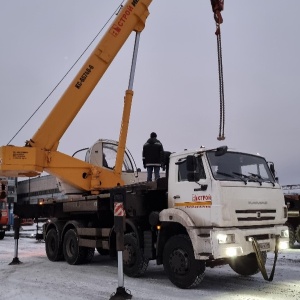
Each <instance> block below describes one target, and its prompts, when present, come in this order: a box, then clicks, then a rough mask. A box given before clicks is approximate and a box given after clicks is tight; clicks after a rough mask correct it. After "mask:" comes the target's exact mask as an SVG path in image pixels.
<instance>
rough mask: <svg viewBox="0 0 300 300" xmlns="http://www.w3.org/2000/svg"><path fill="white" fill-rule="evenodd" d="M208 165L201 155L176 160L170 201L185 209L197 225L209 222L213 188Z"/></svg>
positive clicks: (174, 205)
mask: <svg viewBox="0 0 300 300" xmlns="http://www.w3.org/2000/svg"><path fill="white" fill-rule="evenodd" d="M208 174H209V172H208V171H207V166H206V165H205V164H204V162H203V159H202V157H201V156H192V155H189V156H187V157H183V158H179V159H178V160H177V162H175V178H174V179H175V180H174V181H173V184H172V187H171V188H170V189H169V203H170V202H173V207H174V208H177V209H181V210H183V211H185V212H186V213H187V214H188V215H189V216H190V218H191V219H192V220H193V221H194V223H195V225H196V226H205V225H208V224H209V221H210V214H211V205H212V190H211V185H212V183H211V179H210V178H209V176H208Z"/></svg>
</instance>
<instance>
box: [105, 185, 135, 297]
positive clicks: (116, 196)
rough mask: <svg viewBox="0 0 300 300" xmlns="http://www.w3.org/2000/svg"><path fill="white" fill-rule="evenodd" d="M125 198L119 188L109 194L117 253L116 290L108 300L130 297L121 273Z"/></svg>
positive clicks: (124, 193)
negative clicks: (112, 209)
mask: <svg viewBox="0 0 300 300" xmlns="http://www.w3.org/2000/svg"><path fill="white" fill-rule="evenodd" d="M125 198H126V190H125V189H124V188H121V187H117V188H115V189H113V190H112V191H111V193H110V200H111V203H113V208H114V224H115V232H116V248H117V251H118V288H117V290H116V292H115V293H114V294H113V295H112V296H111V297H110V300H119V299H120V300H123V299H131V298H132V295H131V294H129V293H127V292H126V289H125V287H124V273H123V250H124V229H125V209H124V204H125Z"/></svg>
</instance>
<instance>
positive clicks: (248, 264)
mask: <svg viewBox="0 0 300 300" xmlns="http://www.w3.org/2000/svg"><path fill="white" fill-rule="evenodd" d="M261 254H262V259H263V264H264V265H265V264H266V260H267V253H266V252H265V251H264V252H262V253H261ZM229 266H230V267H231V269H232V270H233V271H235V272H236V273H238V274H240V275H243V276H250V275H254V274H257V273H258V272H259V267H258V262H257V259H256V255H255V253H250V254H248V255H245V256H240V257H235V258H232V259H231V260H230V262H229Z"/></svg>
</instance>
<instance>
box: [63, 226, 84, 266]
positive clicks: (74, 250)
mask: <svg viewBox="0 0 300 300" xmlns="http://www.w3.org/2000/svg"><path fill="white" fill-rule="evenodd" d="M63 253H64V257H65V260H66V262H67V263H68V264H70V265H79V264H81V263H83V262H84V260H85V258H86V248H85V247H79V243H78V235H77V232H76V230H75V229H69V230H68V231H67V233H66V234H65V237H64V243H63Z"/></svg>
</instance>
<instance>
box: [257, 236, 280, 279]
mask: <svg viewBox="0 0 300 300" xmlns="http://www.w3.org/2000/svg"><path fill="white" fill-rule="evenodd" d="M278 243H279V235H276V236H275V251H274V254H275V256H274V263H273V268H272V271H271V274H270V277H268V274H267V270H266V267H265V264H264V262H263V258H262V254H261V251H260V248H259V244H258V242H257V240H256V239H255V238H253V240H252V246H253V249H254V252H255V255H256V259H257V264H258V267H259V270H260V272H261V274H262V276H263V278H264V279H265V280H267V281H272V280H273V277H274V273H275V266H276V262H277V257H278Z"/></svg>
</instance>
